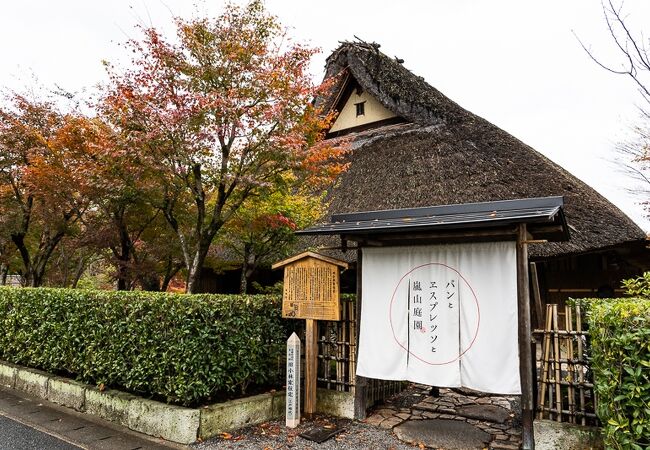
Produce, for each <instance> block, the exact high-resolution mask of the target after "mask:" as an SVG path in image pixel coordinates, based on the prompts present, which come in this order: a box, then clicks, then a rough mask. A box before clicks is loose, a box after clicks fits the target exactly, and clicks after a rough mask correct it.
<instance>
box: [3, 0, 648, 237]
mask: <svg viewBox="0 0 650 450" xmlns="http://www.w3.org/2000/svg"><path fill="white" fill-rule="evenodd" d="M194 4H195V2H191V1H183V0H112V1H95V0H58V1H55V2H54V1H47V0H40V1H39V0H20V1H11V0H2V9H1V11H2V13H1V14H0V42H1V44H0V61H1V62H2V63H1V66H0V86H4V87H8V88H10V89H23V88H25V87H26V86H29V85H30V84H32V83H33V80H32V74H33V75H35V76H36V77H37V78H38V80H39V82H40V83H42V84H45V85H47V86H51V85H54V84H58V85H60V86H62V87H63V88H65V89H67V90H70V91H81V90H83V89H84V88H91V87H92V86H94V85H95V84H97V83H99V82H102V81H105V79H106V77H105V72H104V69H103V67H102V64H101V61H102V60H104V59H106V60H110V61H117V60H118V59H119V58H120V57H123V56H124V52H123V50H122V49H121V48H120V47H119V46H118V44H119V43H120V42H123V41H124V40H126V39H127V38H129V37H137V36H138V33H137V31H135V29H134V27H135V25H136V24H138V23H141V24H144V25H150V24H153V25H154V26H157V27H159V28H162V29H165V30H168V32H169V33H173V26H172V22H171V18H172V15H180V16H184V17H188V16H191V15H193V14H194V13H195V11H196V7H195V6H194ZM266 4H267V7H268V9H269V10H270V11H271V12H273V13H274V14H276V15H277V16H278V17H279V18H280V20H281V22H282V23H283V24H284V25H286V26H288V27H290V28H291V31H290V34H291V35H293V36H294V37H295V38H296V39H297V40H300V41H307V42H309V43H311V44H312V45H314V46H317V47H320V48H321V49H322V50H323V53H322V54H321V55H319V56H318V57H316V58H315V59H314V65H313V68H312V71H313V73H314V76H315V77H317V78H318V79H320V77H322V67H323V64H324V60H325V57H326V56H327V54H329V52H331V51H332V50H334V49H335V48H336V46H337V44H338V41H340V40H352V39H354V36H355V35H356V36H359V37H360V38H362V39H364V40H367V41H376V42H378V43H380V44H381V50H382V51H383V52H385V53H386V54H388V55H390V56H398V57H400V58H402V59H404V60H405V63H404V65H405V66H406V67H407V68H409V69H410V70H412V71H413V72H415V73H416V74H417V75H420V76H423V77H424V78H425V79H426V80H427V81H428V82H429V83H430V84H431V85H433V86H435V87H436V88H438V89H439V90H440V91H442V92H443V93H444V94H445V95H447V96H448V97H450V98H451V99H452V100H454V101H456V102H458V103H459V104H460V105H461V106H463V107H465V108H467V109H469V110H470V111H472V112H474V113H476V114H478V115H480V116H482V117H484V118H485V119H487V120H489V121H490V122H492V123H494V124H496V125H498V126H499V127H501V128H503V129H505V130H506V131H508V132H510V133H511V134H513V135H514V136H516V137H517V138H519V139H521V140H522V141H524V142H525V143H527V144H529V145H531V146H532V147H533V148H535V149H536V150H538V151H540V152H541V153H543V154H544V155H546V156H547V157H549V158H551V159H552V160H553V161H555V162H557V163H559V164H560V165H562V166H563V167H565V168H566V169H567V170H569V171H570V172H572V173H573V174H575V175H576V176H578V177H579V178H581V179H582V180H583V181H585V182H587V183H588V184H590V185H591V186H593V187H594V188H596V189H597V190H598V191H599V192H600V193H601V194H603V195H605V196H606V197H607V198H608V199H610V201H612V202H613V203H615V204H616V205H617V206H619V207H620V208H621V209H622V210H623V211H625V212H626V213H627V214H628V215H629V216H631V217H632V218H633V219H634V220H635V221H636V222H637V223H638V224H639V225H641V226H642V227H643V228H644V229H645V230H646V231H650V221H648V220H647V219H644V214H643V210H642V208H641V207H640V206H639V205H638V202H639V201H640V200H641V199H640V198H639V197H634V196H632V195H630V194H629V193H627V189H630V188H633V183H632V180H631V179H630V177H629V176H626V175H625V174H623V173H621V171H620V169H619V168H618V167H619V166H618V165H617V164H615V163H612V161H613V160H614V159H615V158H616V153H615V149H614V147H615V145H616V143H617V142H619V141H621V140H623V139H625V138H626V136H629V128H630V127H631V126H632V125H634V124H635V123H636V122H637V118H638V113H637V110H636V106H635V105H637V104H638V101H639V99H640V97H639V95H638V93H637V92H636V90H635V87H634V86H633V85H632V84H631V83H630V82H629V81H628V80H626V79H625V78H623V77H617V76H615V75H612V74H609V73H607V72H605V71H604V70H602V69H600V68H599V67H598V66H596V64H594V63H593V62H592V61H590V60H589V58H588V57H587V55H586V54H585V52H584V51H583V50H582V49H581V48H580V46H579V43H578V41H577V40H576V38H575V36H574V34H573V32H575V33H576V34H577V35H578V36H579V37H580V38H581V39H582V40H583V41H584V42H585V43H587V44H588V45H590V46H591V48H592V49H593V51H594V52H595V53H596V54H598V55H599V56H601V57H602V58H603V59H604V60H608V61H614V60H615V58H616V56H617V54H616V52H615V49H614V48H613V47H612V42H611V41H610V39H609V38H608V34H607V29H606V27H605V23H604V20H603V13H602V9H601V5H600V2H599V1H598V0H570V1H567V0H546V1H543V2H542V1H535V2H532V1H522V0H507V1H506V0H503V1H501V0H491V1H480V0H429V1H425V0H420V1H415V0H412V1H407V0H403V1H401V2H397V1H395V0H391V1H387V0H386V1H385V0H356V1H352V0H346V1H343V0H329V1H327V2H316V1H309V0H301V1H297V0H292V1H289V0H267V3H266ZM222 5H223V2H222V1H214V0H212V1H205V2H204V3H199V7H198V8H199V10H200V11H205V12H207V13H208V14H211V15H214V14H217V13H218V12H219V10H220V9H221V7H222ZM625 10H626V11H627V12H628V13H629V14H630V16H629V20H630V21H631V24H632V25H633V26H635V25H636V24H638V27H637V29H640V27H641V26H643V25H647V24H649V23H650V20H649V19H650V2H648V1H647V0H627V1H626V2H625ZM645 31H646V32H647V33H650V25H647V26H646V30H645Z"/></svg>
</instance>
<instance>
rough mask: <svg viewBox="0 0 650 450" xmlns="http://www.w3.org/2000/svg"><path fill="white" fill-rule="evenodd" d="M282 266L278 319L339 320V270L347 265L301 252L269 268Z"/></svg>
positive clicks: (321, 256)
mask: <svg viewBox="0 0 650 450" xmlns="http://www.w3.org/2000/svg"><path fill="white" fill-rule="evenodd" d="M279 267H284V292H283V295H282V317H285V318H289V319H314V320H340V319H341V311H340V308H339V290H340V289H339V288H340V281H339V271H340V270H341V268H344V269H346V268H347V267H348V265H347V263H346V262H344V261H339V260H337V259H334V258H329V257H327V256H323V255H319V254H318V253H312V252H305V253H301V254H299V255H296V256H294V257H292V258H289V259H286V260H284V261H281V262H279V263H276V264H274V265H273V268H274V269H276V268H279Z"/></svg>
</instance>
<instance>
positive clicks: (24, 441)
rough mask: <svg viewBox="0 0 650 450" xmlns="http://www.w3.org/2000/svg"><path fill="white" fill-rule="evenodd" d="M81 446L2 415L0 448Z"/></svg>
mask: <svg viewBox="0 0 650 450" xmlns="http://www.w3.org/2000/svg"><path fill="white" fill-rule="evenodd" d="M80 448H81V447H77V446H76V445H72V444H68V443H67V442H65V441H62V440H61V439H57V438H55V437H54V436H52V435H50V434H47V433H43V432H42V431H38V430H36V429H34V428H31V427H28V426H27V425H23V424H22V423H20V422H16V421H15V420H12V419H9V418H7V417H4V416H1V415H0V450H79V449H80Z"/></svg>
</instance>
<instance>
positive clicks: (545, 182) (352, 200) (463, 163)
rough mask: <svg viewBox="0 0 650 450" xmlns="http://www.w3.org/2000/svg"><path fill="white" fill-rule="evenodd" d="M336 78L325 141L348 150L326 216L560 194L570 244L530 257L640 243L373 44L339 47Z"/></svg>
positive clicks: (533, 157) (602, 203) (588, 193)
mask: <svg viewBox="0 0 650 450" xmlns="http://www.w3.org/2000/svg"><path fill="white" fill-rule="evenodd" d="M332 76H338V78H337V83H336V85H335V86H334V88H333V89H332V90H331V95H330V96H329V97H328V98H324V99H321V100H320V101H321V102H324V105H325V107H326V108H327V109H329V110H331V109H335V110H337V111H339V116H338V119H337V120H336V121H335V123H334V124H333V126H332V128H331V129H330V133H329V137H330V138H336V137H338V136H341V135H346V136H348V138H350V139H351V140H352V151H351V152H350V156H349V162H350V167H349V169H348V171H347V172H346V173H344V174H343V175H342V176H341V177H340V180H338V182H337V184H336V185H335V186H334V187H333V188H332V189H331V191H330V193H329V200H330V202H331V203H330V208H329V213H330V214H334V213H344V212H353V211H368V210H380V209H394V208H408V207H423V206H432V205H444V204H456V203H469V202H484V201H494V200H508V199H519V198H529V197H545V196H556V195H561V196H564V199H565V212H566V217H567V221H568V224H569V227H570V230H571V239H570V240H569V241H568V242H562V243H548V244H543V245H535V246H531V248H530V255H531V258H533V259H547V258H554V257H558V256H566V255H576V254H582V253H586V252H592V251H595V250H601V249H607V248H612V247H616V246H620V245H622V244H623V245H626V244H631V245H637V246H639V245H640V246H643V244H644V241H645V238H646V236H645V234H644V233H643V231H642V230H641V229H640V228H639V227H638V226H637V225H636V224H635V223H634V222H633V221H632V220H631V219H630V218H629V217H627V216H626V215H625V214H624V213H623V212H622V211H620V210H619V209H618V208H617V207H616V206H614V205H613V204H611V203H610V202H609V201H607V200H606V199H605V198H604V197H603V196H601V195H600V194H598V193H597V192H596V191H595V190H594V189H592V188H591V187H589V186H588V185H586V184H585V183H583V182H582V181H580V180H579V179H578V178H576V177H574V176H573V175H571V174H570V173H569V172H567V171H566V170H564V169H563V168H562V167H560V166H558V165H557V164H555V163H553V162H552V161H551V160H549V159H548V158H546V157H545V156H543V155H541V154H540V153H538V152H537V151H535V150H534V149H533V148H531V147H529V146H528V145H526V144H524V143H523V142H521V141H520V140H518V139H517V138H515V137H513V136H511V135H510V134H508V133H507V132H505V131H503V130H502V129H500V128H498V127H497V126H495V125H493V124H491V123H490V122H488V121H487V120H485V119H482V118H481V117H478V116H476V115H475V114H472V113H471V112H469V111H467V110H465V109H463V108H462V107H460V106H459V105H458V104H456V103H454V102H453V101H452V100H450V99H449V98H447V97H446V96H445V95H443V94H442V93H441V92H439V91H438V90H437V89H435V88H434V87H432V86H430V85H429V84H428V83H427V82H426V81H424V79H423V78H422V77H418V76H417V75H415V74H413V73H411V72H410V71H409V70H408V69H406V68H405V67H404V66H403V65H402V63H401V61H399V60H396V59H394V58H390V57H388V56H386V55H385V54H383V53H382V52H381V51H379V46H378V45H377V44H369V43H365V42H345V43H342V44H341V45H340V47H339V48H338V49H336V50H335V51H334V52H333V53H332V54H331V55H330V57H329V58H328V59H327V66H326V78H329V77H332ZM312 239H313V238H312ZM310 243H311V244H316V243H319V244H325V245H333V244H334V245H335V244H336V242H335V241H334V240H333V239H332V238H329V239H328V238H319V239H317V240H316V241H314V240H311V241H310ZM353 253H354V252H349V253H348V255H347V256H348V259H349V258H350V257H352V258H354V256H355V255H354V254H353Z"/></svg>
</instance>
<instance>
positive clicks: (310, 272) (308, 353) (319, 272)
mask: <svg viewBox="0 0 650 450" xmlns="http://www.w3.org/2000/svg"><path fill="white" fill-rule="evenodd" d="M272 267H273V269H278V268H280V267H284V292H283V295H282V317H285V318H289V319H305V408H304V411H305V416H307V417H308V418H310V417H311V416H312V415H313V414H314V413H315V412H316V371H317V367H316V360H317V355H318V343H317V336H316V335H317V322H316V321H317V320H341V310H340V307H339V271H340V270H341V268H343V269H347V268H348V264H347V263H346V262H345V261H339V260H338V259H334V258H329V257H327V256H323V255H319V254H318V253H313V252H304V253H301V254H299V255H296V256H293V257H291V258H289V259H285V260H284V261H280V262H279V263H275V264H273V266H272ZM288 390H289V386H288V385H287V391H288ZM289 420H290V417H289V414H288V413H287V426H289V423H290V422H289ZM293 423H294V422H291V424H293Z"/></svg>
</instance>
